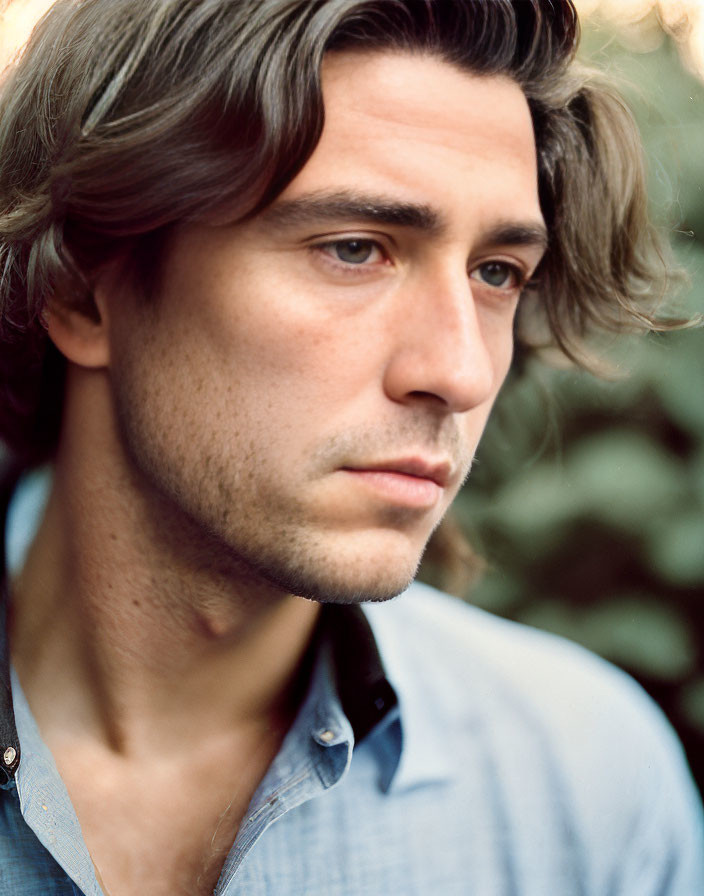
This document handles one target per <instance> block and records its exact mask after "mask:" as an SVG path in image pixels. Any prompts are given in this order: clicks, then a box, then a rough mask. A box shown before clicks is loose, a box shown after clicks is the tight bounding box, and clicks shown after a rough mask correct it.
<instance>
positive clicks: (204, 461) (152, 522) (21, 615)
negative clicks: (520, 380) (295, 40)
mask: <svg viewBox="0 0 704 896" xmlns="http://www.w3.org/2000/svg"><path fill="white" fill-rule="evenodd" d="M323 94H324V100H325V107H326V123H325V127H324V131H323V135H322V138H321V141H320V144H319V145H318V147H317V148H316V150H315V152H314V154H313V156H312V157H311V159H310V160H309V162H308V163H307V164H306V165H305V167H304V168H303V170H302V171H301V172H300V174H299V175H298V176H297V177H296V178H295V179H294V180H293V182H292V183H291V184H290V185H289V187H288V188H287V189H286V190H285V191H284V193H283V194H282V195H281V196H280V197H279V199H278V200H277V201H276V202H275V203H274V204H273V205H272V206H271V208H270V209H268V210H267V211H265V212H264V213H262V214H261V215H260V216H258V217H256V218H255V219H253V220H251V221H249V222H247V223H239V224H237V223H235V224H232V223H229V224H228V223H224V224H223V223H222V222H220V223H218V224H213V223H210V224H207V223H200V224H192V225H189V226H183V227H181V228H179V229H178V230H177V231H175V233H174V234H173V237H172V239H171V242H170V244H169V246H168V248H167V252H166V254H165V257H164V259H163V265H162V276H161V282H160V285H159V289H158V294H157V295H154V296H152V297H150V301H148V302H145V301H144V298H143V297H141V296H138V295H137V294H135V293H134V292H133V291H131V289H130V286H129V283H127V282H125V280H124V277H120V275H119V272H110V273H108V274H106V276H105V277H103V278H102V279H101V281H100V282H99V283H97V284H96V289H95V300H96V306H97V311H98V314H97V315H95V316H91V317H88V316H83V315H81V314H80V313H78V312H76V311H73V310H71V309H70V308H66V307H64V306H62V305H61V303H60V301H55V302H54V303H53V304H52V307H51V309H50V314H49V332H50V336H51V338H52V339H53V340H54V342H55V343H56V345H57V346H58V348H59V349H60V350H61V351H62V352H63V353H64V354H65V355H66V357H67V358H68V360H69V370H68V381H67V392H66V402H65V414H64V421H63V430H62V436H61V443H60V448H59V453H58V457H57V461H56V464H55V468H54V478H53V490H52V495H51V498H50V502H49V506H48V509H47V511H46V514H45V517H44V520H43V522H42V525H41V527H40V530H39V534H38V536H37V539H36V540H35V543H34V545H33V546H32V549H31V551H30V554H29V558H28V561H27V564H26V566H25V569H24V571H23V573H22V574H21V576H20V577H19V578H18V579H17V580H16V581H15V582H14V583H13V596H14V615H13V618H12V620H11V643H12V651H13V660H14V663H15V667H16V669H17V671H18V674H19V677H20V680H21V682H22V686H23V689H24V691H25V693H26V695H27V698H28V700H29V703H30V706H31V707H32V710H33V713H34V715H35V717H36V719H37V721H38V724H39V726H40V729H41V732H42V735H43V737H44V739H45V741H46V743H47V744H48V746H49V748H50V749H51V751H52V753H53V755H54V758H55V760H56V763H57V766H58V768H59V771H60V773H61V775H62V777H63V779H64V782H65V783H66V787H67V789H68V792H69V795H70V797H71V799H72V801H73V804H74V806H75V808H76V813H77V815H78V818H79V821H80V823H81V827H82V830H83V833H84V837H85V840H86V843H87V845H88V848H89V850H90V852H91V855H92V857H93V859H94V862H95V865H96V868H98V869H99V872H100V874H101V876H102V879H103V881H104V883H105V889H106V892H110V894H111V896H128V894H129V896H132V894H134V896H136V894H143V893H150V894H152V896H167V894H168V896H174V894H180V893H187V894H189V896H194V894H200V893H204V894H205V893H209V892H211V891H212V888H213V886H214V884H215V881H216V880H217V877H218V874H219V871H220V868H221V867H222V862H223V859H224V856H225V855H226V853H227V850H228V849H229V847H230V845H231V844H232V842H233V840H234V837H235V835H236V832H237V829H238V827H239V825H240V821H241V818H242V816H243V814H244V812H245V811H246V807H247V805H248V803H249V800H250V798H251V795H252V793H253V792H254V789H255V788H256V786H257V784H258V783H259V781H260V780H261V777H262V775H263V774H264V772H265V770H266V768H267V767H268V765H269V763H270V761H271V759H272V758H273V756H274V755H275V754H276V752H277V750H278V748H279V745H280V743H281V740H282V738H283V736H284V734H285V731H286V729H287V727H288V725H290V722H291V719H292V717H293V715H294V713H295V711H296V708H297V706H298V704H299V701H300V697H301V693H302V688H304V687H305V668H306V663H305V653H306V648H307V646H308V644H309V641H310V637H311V632H312V630H313V627H314V625H315V621H316V617H317V611H318V607H319V605H318V604H317V603H315V602H314V601H312V600H301V599H300V596H304V597H308V598H316V599H319V600H337V601H351V600H358V599H360V598H362V597H364V598H373V599H379V600H380V599H385V598H388V597H391V596H392V595H394V594H396V593H397V592H399V591H400V590H401V589H402V588H403V587H404V586H405V585H406V584H407V583H408V581H409V579H410V578H411V577H412V575H413V573H414V571H415V569H416V566H417V564H418V561H419V558H420V555H421V553H422V550H423V548H424V545H425V543H426V541H427V539H428V537H429V535H430V533H431V531H432V529H433V527H434V526H435V525H436V524H437V523H438V522H439V520H440V518H441V516H442V514H443V513H444V511H445V509H446V508H447V506H448V505H449V503H450V501H451V500H452V498H453V497H454V495H455V493H456V491H457V489H458V488H459V486H460V484H461V482H462V480H463V478H464V477H465V475H466V474H467V472H468V470H469V467H470V464H471V460H472V456H473V453H474V450H475V448H476V445H477V442H478V441H479V438H480V435H481V433H482V430H483V428H484V425H485V422H486V419H487V416H488V414H489V411H490V408H491V406H492V404H493V401H494V399H495V397H496V394H497V392H498V390H499V388H500V386H501V383H502V381H503V379H504V377H505V375H506V372H507V370H508V367H509V364H510V360H511V352H512V324H513V317H514V313H515V309H516V305H517V302H518V298H519V292H520V286H521V283H522V282H523V281H524V280H525V279H527V278H528V277H530V275H531V274H532V273H533V271H534V269H535V267H536V266H537V264H538V262H539V260H540V257H541V255H542V252H543V248H544V246H543V237H542V236H541V228H542V220H541V217H540V211H539V205H538V197H537V186H536V165H535V150H534V145H533V131H532V126H531V121H530V116H529V112H528V108H527V105H526V102H525V99H524V98H523V96H522V94H521V92H520V90H519V88H518V87H517V86H516V85H515V84H513V83H512V82H510V81H508V80H505V79H502V78H477V77H474V76H472V75H469V74H467V73H466V72H461V71H459V70H457V69H455V68H452V67H451V66H449V65H447V64H445V63H443V62H441V61H439V60H437V59H435V58H432V57H422V56H417V55H416V56H412V55H404V54H398V53H380V54H376V55H360V54H341V55H337V56H333V57H331V58H329V59H327V60H326V62H325V64H324V68H323ZM175 694H177V695H178V699H177V700H176V699H174V695H175ZM203 695H207V699H204V697H203ZM184 768H188V770H189V774H187V775H185V774H184ZM106 805H109V806H110V812H109V813H106V812H105V806H106Z"/></svg>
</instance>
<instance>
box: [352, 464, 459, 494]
mask: <svg viewBox="0 0 704 896" xmlns="http://www.w3.org/2000/svg"><path fill="white" fill-rule="evenodd" d="M343 469H346V470H354V471H357V472H366V471H378V472H384V473H404V474H405V475H406V476H417V477H418V478H419V479H430V480H431V481H432V482H435V483H436V484H437V485H439V486H440V487H441V488H445V487H446V486H447V484H448V483H449V481H450V478H451V475H452V464H451V463H450V462H449V461H447V460H440V461H431V460H425V459H423V458H421V457H407V458H399V459H398V460H382V461H373V462H370V463H362V464H354V465H349V466H346V467H344V468H343Z"/></svg>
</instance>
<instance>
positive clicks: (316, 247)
mask: <svg viewBox="0 0 704 896" xmlns="http://www.w3.org/2000/svg"><path fill="white" fill-rule="evenodd" d="M355 243H357V244H359V245H360V246H362V247H364V248H367V247H368V248H369V250H370V252H371V253H373V252H375V251H376V252H378V253H379V254H380V255H381V256H382V259H383V261H382V264H388V263H389V258H388V252H387V251H386V249H385V248H384V246H383V245H382V244H381V243H380V242H379V241H378V240H374V239H371V238H369V237H355V236H350V237H344V238H340V239H335V240H325V241H324V242H320V243H314V244H312V245H311V247H310V248H311V250H312V251H315V252H318V253H320V254H321V255H322V256H323V257H324V258H325V261H326V263H327V264H329V265H331V266H332V267H334V268H335V269H336V270H337V271H340V272H341V273H343V274H344V275H345V276H352V277H354V276H360V275H364V274H367V273H368V272H369V268H370V267H371V266H372V265H370V264H367V260H368V259H363V260H362V261H360V262H359V263H357V264H355V263H354V262H350V261H347V262H346V261H344V260H342V259H339V258H337V259H336V258H334V257H333V254H332V252H333V251H334V250H335V249H339V248H340V247H341V246H348V247H349V246H350V245H352V244H355ZM373 264H374V266H376V264H378V262H377V263H373ZM491 266H497V267H503V268H504V269H505V271H506V274H507V276H510V277H511V278H512V280H513V283H512V284H511V285H510V286H495V285H494V284H491V283H487V282H486V281H485V280H481V279H480V278H478V277H474V276H473V275H474V274H475V273H476V272H477V271H481V269H482V268H487V267H491ZM469 276H470V278H472V279H474V280H476V281H478V282H480V283H482V284H483V285H484V286H487V287H489V289H499V290H505V291H507V292H514V291H515V290H517V291H519V292H520V291H522V290H523V289H525V287H526V286H527V285H528V283H529V277H528V275H527V273H526V272H525V271H524V270H523V268H521V267H520V266H519V265H516V264H511V262H508V261H503V260H501V259H489V260H487V261H483V262H481V264H478V265H477V266H476V267H474V268H472V270H471V271H469Z"/></svg>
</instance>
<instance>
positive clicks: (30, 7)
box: [0, 0, 704, 77]
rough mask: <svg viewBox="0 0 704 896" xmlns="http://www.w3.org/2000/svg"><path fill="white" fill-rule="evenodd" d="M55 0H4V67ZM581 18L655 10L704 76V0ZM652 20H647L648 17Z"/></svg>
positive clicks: (627, 16)
mask: <svg viewBox="0 0 704 896" xmlns="http://www.w3.org/2000/svg"><path fill="white" fill-rule="evenodd" d="M53 2H54V0H9V2H8V0H5V2H3V0H0V69H2V68H3V67H4V66H5V65H6V64H7V63H8V62H9V61H10V59H11V58H12V56H13V55H14V54H15V53H16V52H17V51H18V50H19V49H20V48H21V47H22V46H23V44H24V43H25V41H26V40H27V38H28V37H29V34H30V32H31V30H32V27H33V26H34V23H35V22H36V21H37V20H38V19H39V18H40V17H41V16H42V15H43V14H44V13H45V12H46V11H47V9H48V8H49V7H50V6H51V5H52V3H53ZM575 5H576V7H577V10H578V11H579V14H580V18H581V19H582V20H583V21H587V20H588V19H589V18H591V17H592V16H598V17H599V18H601V19H603V20H604V21H606V22H611V23H614V24H616V25H619V26H623V27H626V28H627V29H628V30H629V31H632V32H635V34H634V36H636V37H637V33H638V31H639V30H640V31H642V32H646V31H647V32H648V33H650V34H652V27H653V25H652V17H651V16H650V14H651V13H656V14H657V15H658V17H659V19H660V21H661V22H662V25H663V27H664V28H665V29H666V30H667V31H669V32H670V33H672V34H673V36H674V37H675V39H676V40H677V42H678V43H679V45H680V47H681V49H682V51H683V56H684V58H685V61H686V62H687V63H688V64H689V66H690V67H691V68H693V69H694V70H695V71H696V72H697V73H698V74H699V75H700V76H701V77H704V0H575ZM649 17H650V21H649V22H648V23H646V21H645V20H646V19H648V18H649Z"/></svg>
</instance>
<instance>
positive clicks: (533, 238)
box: [260, 190, 549, 251]
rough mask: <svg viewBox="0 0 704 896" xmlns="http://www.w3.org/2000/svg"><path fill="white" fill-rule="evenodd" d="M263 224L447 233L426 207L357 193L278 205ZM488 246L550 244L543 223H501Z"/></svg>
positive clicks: (267, 212) (438, 217) (492, 231)
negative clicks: (340, 224) (338, 224)
mask: <svg viewBox="0 0 704 896" xmlns="http://www.w3.org/2000/svg"><path fill="white" fill-rule="evenodd" d="M260 217H261V220H262V221H263V222H264V223H265V224H266V225H268V226H272V227H280V228H287V227H303V226H308V225H311V224H316V223H324V222H329V221H364V222H365V223H369V224H383V225H388V226H392V227H407V228H409V229H412V230H417V231H419V232H421V233H426V234H428V235H429V236H439V235H441V234H442V233H444V232H445V230H446V229H447V223H446V221H445V219H444V218H443V216H442V215H441V214H440V213H439V212H437V211H436V210H435V209H433V208H431V206H429V205H426V204H424V203H414V202H399V201H398V200H396V199H391V198H389V197H385V196H373V195H366V194H361V193H354V192H350V191H347V190H342V191H337V192H334V193H311V194H308V195H306V196H301V197H299V198H297V199H285V200H282V201H279V202H275V203H274V204H273V205H270V206H269V208H267V209H265V210H264V211H263V212H262V213H261V215H260ZM481 243H482V244H483V245H486V246H528V247H533V246H534V247H536V248H537V249H541V250H542V251H544V250H545V249H547V247H548V244H549V237H548V231H547V228H546V227H545V225H544V224H543V222H542V221H538V222H533V221H528V222H520V221H500V222H499V223H498V224H495V225H494V226H493V227H492V228H491V229H490V230H489V231H487V232H486V233H483V234H482V235H481Z"/></svg>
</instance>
